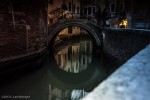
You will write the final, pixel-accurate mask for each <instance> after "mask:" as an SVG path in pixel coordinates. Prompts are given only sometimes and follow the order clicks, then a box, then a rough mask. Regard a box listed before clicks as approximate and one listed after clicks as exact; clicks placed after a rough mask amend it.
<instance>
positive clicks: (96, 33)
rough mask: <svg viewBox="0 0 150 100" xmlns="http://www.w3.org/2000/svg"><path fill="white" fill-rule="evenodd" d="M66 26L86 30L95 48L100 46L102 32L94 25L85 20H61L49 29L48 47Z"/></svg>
mask: <svg viewBox="0 0 150 100" xmlns="http://www.w3.org/2000/svg"><path fill="white" fill-rule="evenodd" d="M68 26H78V27H81V28H83V29H85V30H87V31H88V32H89V33H90V34H91V35H92V36H93V38H94V40H95V44H96V46H101V45H102V34H101V32H102V30H101V29H100V27H98V26H96V25H95V24H94V23H92V22H90V21H89V20H85V19H61V20H58V21H57V22H55V23H54V24H52V25H51V26H50V27H49V33H48V34H49V35H48V46H50V45H52V44H53V42H54V39H55V38H56V36H57V35H58V33H59V32H60V31H61V30H62V29H64V28H66V27H68Z"/></svg>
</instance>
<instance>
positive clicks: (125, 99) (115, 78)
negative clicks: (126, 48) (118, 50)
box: [82, 45, 150, 100]
mask: <svg viewBox="0 0 150 100" xmlns="http://www.w3.org/2000/svg"><path fill="white" fill-rule="evenodd" d="M149 94H150V45H148V46H147V47H146V48H145V49H143V50H142V51H140V52H139V53H138V54H136V55H135V56H133V57H132V58H131V59H129V60H128V61H127V62H126V63H125V64H123V65H122V66H121V67H120V68H119V69H118V70H117V71H115V72H114V73H113V74H112V75H111V76H110V77H108V78H107V79H106V80H105V81H103V82H102V83H101V84H100V85H99V86H98V87H96V88H95V89H94V90H93V91H92V92H91V93H89V94H88V95H87V96H86V97H85V98H83V99H82V100H149Z"/></svg>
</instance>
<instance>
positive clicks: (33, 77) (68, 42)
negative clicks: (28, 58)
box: [0, 26, 118, 100]
mask: <svg viewBox="0 0 150 100" xmlns="http://www.w3.org/2000/svg"><path fill="white" fill-rule="evenodd" d="M54 43H55V44H54V45H53V50H51V47H50V48H49V49H50V50H51V52H50V53H47V54H46V55H45V56H44V57H43V61H44V63H43V64H42V65H41V66H40V67H39V68H38V69H36V70H32V71H30V72H29V71H27V70H28V69H26V70H23V71H22V72H20V73H18V74H16V73H15V75H14V76H13V75H12V77H11V79H4V80H3V82H4V83H7V84H3V85H1V87H0V95H1V99H2V100H3V99H4V100H5V98H7V100H12V98H14V97H15V96H18V98H19V96H20V98H21V96H22V99H19V100H79V99H80V98H83V97H84V96H86V95H87V94H88V93H89V92H91V91H92V90H93V89H94V88H95V87H96V86H97V85H98V84H100V82H102V81H103V80H104V79H106V78H107V77H108V76H109V75H110V74H111V73H112V72H113V71H114V70H116V69H117V68H118V66H116V65H113V63H112V62H111V63H110V62H109V61H110V60H108V59H106V57H105V55H104V54H103V52H102V50H99V52H96V48H95V41H94V40H93V38H92V35H91V34H90V33H88V32H87V31H86V30H84V29H81V28H80V27H76V26H74V27H68V28H65V29H63V30H62V31H61V32H60V33H59V34H58V35H57V37H56V39H55V42H54ZM32 66H34V65H32ZM34 67H35V66H34ZM1 99H0V100H1ZM15 100H17V99H15Z"/></svg>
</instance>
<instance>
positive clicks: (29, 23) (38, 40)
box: [0, 0, 47, 59]
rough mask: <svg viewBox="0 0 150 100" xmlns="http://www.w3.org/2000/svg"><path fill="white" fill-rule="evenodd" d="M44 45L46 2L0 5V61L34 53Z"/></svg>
mask: <svg viewBox="0 0 150 100" xmlns="http://www.w3.org/2000/svg"><path fill="white" fill-rule="evenodd" d="M46 43H47V2H46V0H38V1H36V0H21V1H20V0H1V1H0V59H3V58H9V57H13V56H18V55H24V54H28V53H31V52H36V51H38V50H40V49H41V48H43V47H45V45H46Z"/></svg>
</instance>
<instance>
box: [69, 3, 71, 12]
mask: <svg viewBox="0 0 150 100" xmlns="http://www.w3.org/2000/svg"><path fill="white" fill-rule="evenodd" d="M69 11H71V2H69Z"/></svg>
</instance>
